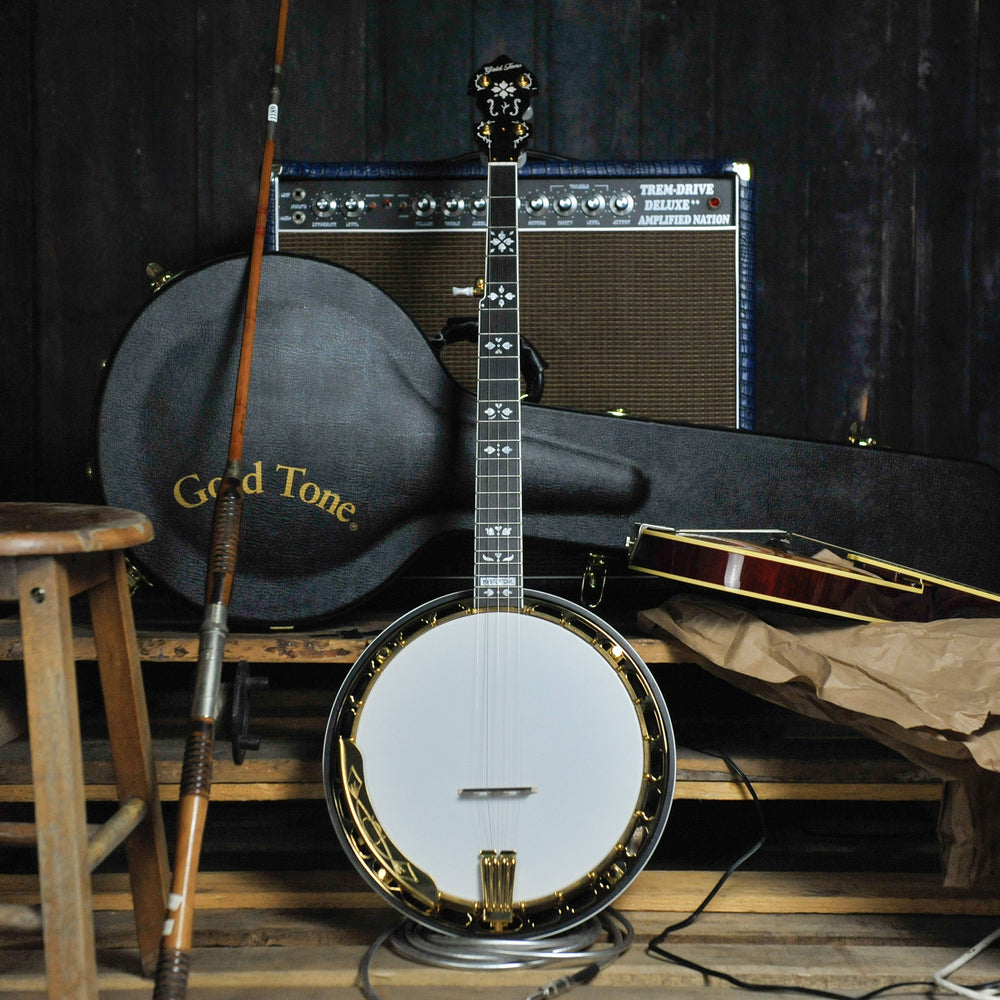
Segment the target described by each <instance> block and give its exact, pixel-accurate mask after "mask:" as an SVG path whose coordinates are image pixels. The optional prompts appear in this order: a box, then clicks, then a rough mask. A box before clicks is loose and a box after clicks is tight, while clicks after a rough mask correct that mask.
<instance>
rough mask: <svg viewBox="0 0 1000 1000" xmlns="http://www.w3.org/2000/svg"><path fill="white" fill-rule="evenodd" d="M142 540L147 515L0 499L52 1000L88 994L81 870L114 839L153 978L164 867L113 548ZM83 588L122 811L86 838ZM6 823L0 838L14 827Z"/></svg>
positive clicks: (91, 957) (134, 652) (89, 949)
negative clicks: (20, 647)
mask: <svg viewBox="0 0 1000 1000" xmlns="http://www.w3.org/2000/svg"><path fill="white" fill-rule="evenodd" d="M152 537H153V528H152V525H151V524H150V522H149V519H148V518H147V517H146V516H145V515H143V514H137V513H134V512H133V511H128V510H119V509H116V508H113V507H91V506H84V505H77V504H35V503H0V600H16V601H17V602H18V604H19V610H20V618H21V636H22V641H23V644H24V673H25V682H26V686H27V696H28V698H27V700H28V732H29V737H30V740H31V771H32V778H33V781H34V798H35V835H36V839H37V843H38V870H39V883H40V888H41V901H42V926H43V934H44V940H45V970H46V977H47V981H48V995H49V997H50V998H52V1000H56V998H58V1000H69V998H77V997H79V998H87V1000H91V998H93V1000H96V997H97V959H96V955H95V952H94V922H93V913H92V909H91V886H90V872H91V871H92V870H93V869H94V868H95V867H96V866H97V865H98V864H100V863H101V861H103V860H104V858H106V857H107V855H108V854H109V853H110V852H111V851H112V850H113V849H114V848H115V847H116V846H118V845H119V844H121V843H122V842H124V843H125V847H126V853H127V858H128V868H129V875H130V882H131V887H132V902H133V906H134V908H135V919H136V930H137V932H138V938H139V954H140V957H141V960H142V969H143V972H144V973H145V974H146V975H152V974H153V972H154V971H155V968H156V961H157V954H158V951H159V943H160V937H161V934H162V929H163V918H164V915H165V913H166V903H167V890H168V887H169V872H168V865H167V849H166V837H165V835H164V830H163V815H162V812H161V810H160V800H159V794H158V791H157V784H156V770H155V765H154V761H153V754H152V744H151V740H150V735H149V716H148V714H147V709H146V698H145V692H144V690H143V684H142V675H141V673H140V667H139V650H138V646H137V644H136V638H135V622H134V620H133V618H132V604H131V600H130V597H129V589H128V579H127V576H126V571H125V559H124V555H123V553H122V551H121V550H122V549H124V548H127V547H129V546H132V545H139V544H141V543H143V542H147V541H149V539H150V538H152ZM84 591H86V593H87V596H88V598H89V601H90V615H91V620H92V624H93V627H94V639H95V642H96V646H97V656H98V662H99V665H100V675H101V687H102V689H103V692H104V707H105V712H106V715H107V722H108V735H109V739H110V744H111V759H112V763H113V765H114V770H115V780H116V782H117V785H118V799H119V802H120V803H121V808H120V809H119V810H118V812H117V813H116V814H115V815H114V816H113V817H112V818H111V819H110V820H109V821H108V822H107V823H106V824H105V825H104V826H103V827H101V828H100V830H99V831H98V832H97V833H96V834H95V835H94V836H93V837H92V838H90V839H89V840H88V836H87V820H86V804H85V799H84V785H83V756H82V752H81V745H80V712H79V705H78V702H77V688H76V664H75V662H74V655H73V633H72V626H71V623H70V598H71V597H72V596H73V595H74V594H79V593H82V592H84ZM22 825H23V824H22ZM3 826H4V825H3V824H0V832H6V833H7V834H10V833H11V832H12V831H11V830H10V829H8V830H6V831H4V830H3V829H2V828H3ZM8 826H11V825H9V824H8Z"/></svg>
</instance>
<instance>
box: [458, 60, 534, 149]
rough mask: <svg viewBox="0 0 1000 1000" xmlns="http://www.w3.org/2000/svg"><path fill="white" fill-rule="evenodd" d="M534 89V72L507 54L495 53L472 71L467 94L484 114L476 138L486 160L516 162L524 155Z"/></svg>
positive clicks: (528, 134) (477, 128)
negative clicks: (489, 60)
mask: <svg viewBox="0 0 1000 1000" xmlns="http://www.w3.org/2000/svg"><path fill="white" fill-rule="evenodd" d="M537 91H538V84H537V83H535V77H534V74H533V73H532V72H531V71H530V70H529V69H527V67H525V66H524V65H523V64H522V63H519V62H515V61H514V60H513V59H511V58H510V56H506V55H500V56H497V57H496V59H494V60H492V61H491V62H488V63H486V65H484V66H481V67H480V68H479V69H478V70H476V72H475V73H474V74H473V76H472V79H471V80H470V81H469V93H470V94H471V95H472V96H473V97H475V99H476V107H477V108H478V109H479V113H480V114H481V115H482V116H483V120H482V121H481V122H479V124H478V125H477V126H476V140H477V142H478V143H479V146H480V147H481V148H482V150H483V152H484V153H485V155H486V158H487V159H488V160H492V161H493V162H495V163H498V162H506V161H516V160H518V159H519V158H520V157H521V156H522V155H523V154H522V150H523V148H524V146H525V144H526V143H527V141H528V138H529V137H530V135H531V129H530V127H529V125H528V124H527V120H528V119H529V118H530V117H531V96H532V94H535V93H537Z"/></svg>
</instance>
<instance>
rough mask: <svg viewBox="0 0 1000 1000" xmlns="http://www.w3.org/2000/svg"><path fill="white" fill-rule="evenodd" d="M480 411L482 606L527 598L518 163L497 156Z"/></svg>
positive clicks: (482, 309) (492, 170)
mask: <svg viewBox="0 0 1000 1000" xmlns="http://www.w3.org/2000/svg"><path fill="white" fill-rule="evenodd" d="M487 197H488V207H487V216H486V218H487V239H486V285H485V289H484V292H483V298H482V300H481V302H480V305H479V377H478V381H477V416H476V545H475V558H476V576H475V587H474V589H475V605H476V607H477V608H478V609H481V610H489V609H500V608H516V607H520V605H521V597H522V587H523V565H522V554H521V553H522V545H521V386H520V354H521V351H520V341H519V331H518V287H517V164H516V163H490V164H489V181H488V188H487Z"/></svg>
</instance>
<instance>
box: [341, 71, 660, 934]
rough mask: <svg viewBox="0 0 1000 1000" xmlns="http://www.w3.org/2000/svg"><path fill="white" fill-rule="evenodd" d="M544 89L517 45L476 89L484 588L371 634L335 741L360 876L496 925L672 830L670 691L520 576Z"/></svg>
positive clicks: (569, 608)
mask: <svg viewBox="0 0 1000 1000" xmlns="http://www.w3.org/2000/svg"><path fill="white" fill-rule="evenodd" d="M536 90H537V87H536V85H535V81H534V78H533V76H532V74H531V73H530V72H529V71H528V70H527V69H525V67H524V66H523V65H521V64H520V63H517V62H514V61H512V60H511V59H510V58H509V57H507V56H499V57H497V59H496V60H495V61H494V62H493V63H492V64H487V65H485V66H483V67H482V68H481V69H480V70H478V71H477V72H476V74H475V75H474V76H473V78H472V82H471V83H470V87H469V92H470V94H472V95H474V96H475V98H476V103H477V107H478V108H479V110H480V112H481V113H482V114H483V116H484V120H483V121H481V122H480V123H479V125H478V126H477V129H476V134H477V137H478V140H479V144H480V146H481V147H482V148H483V150H484V151H485V154H486V159H487V164H488V187H487V201H488V206H487V237H486V244H487V246H486V269H485V283H484V286H483V295H482V298H481V300H480V308H479V334H478V369H479V374H478V381H477V400H476V406H477V411H476V412H477V417H476V421H477V425H476V504H475V522H474V523H475V543H474V550H475V551H474V577H473V588H472V590H470V591H467V592H463V593H457V594H450V595H447V596H444V597H441V598H439V599H436V600H432V601H430V602H428V603H426V604H424V605H422V606H420V607H418V608H416V609H415V610H413V611H411V612H410V613H409V614H406V615H404V616H403V617H402V618H400V619H398V620H397V621H396V622H394V623H393V624H392V625H390V626H389V627H388V628H387V629H385V630H384V631H383V632H382V633H381V634H380V635H379V636H378V637H377V638H375V639H374V640H373V641H372V643H371V644H370V645H369V646H368V648H367V649H366V650H365V652H364V653H363V654H362V655H361V657H360V658H359V659H358V660H357V662H356V663H355V664H354V666H353V667H352V668H351V670H350V671H349V673H348V675H347V677H346V678H345V681H344V683H343V685H342V687H341V689H340V691H339V692H338V695H337V697H336V699H335V701H334V704H333V707H332V710H331V713H330V719H329V722H328V725H327V729H326V736H325V740H324V747H323V771H324V785H325V789H326V798H327V805H328V807H329V811H330V816H331V818H332V821H333V825H334V827H335V829H336V832H337V835H338V837H339V839H340V842H341V844H342V845H343V847H344V849H345V852H346V853H347V856H348V857H349V858H350V860H351V862H352V863H353V864H354V866H355V867H356V868H357V869H358V871H359V872H360V873H361V875H362V877H363V878H364V879H365V880H366V881H367V882H368V884H369V885H370V886H371V887H372V888H373V889H374V890H375V891H376V892H377V893H379V894H380V895H381V896H382V897H384V898H385V899H387V900H388V901H389V902H391V903H392V904H393V905H394V906H395V907H397V908H398V909H399V910H401V911H402V912H403V913H404V914H405V915H406V916H408V917H410V918H412V919H413V920H415V921H416V922H418V923H420V924H423V925H424V926H427V927H429V928H432V929H436V930H443V931H445V932H450V933H455V934H464V935H476V936H483V937H489V936H494V937H496V936H501V935H502V936H506V937H528V936H542V935H548V934H555V933H558V932H561V931H563V930H566V929H568V928H570V927H573V926H575V925H576V924H579V923H581V922H583V921H585V920H587V919H589V918H590V917H591V916H593V915H595V914H596V913H598V912H599V911H600V910H601V909H603V908H604V907H605V906H607V905H608V904H609V903H611V901H612V900H614V899H615V898H616V897H617V896H618V895H619V894H620V893H621V892H622V891H623V890H624V889H625V888H626V887H627V886H628V885H629V884H630V883H631V881H632V880H633V879H634V878H635V876H636V875H637V874H638V873H639V871H640V870H641V869H642V867H643V866H644V865H645V864H646V862H647V861H648V860H649V858H650V856H651V854H652V852H653V850H654V848H655V846H656V844H657V842H658V840H659V838H660V835H661V833H662V832H663V828H664V826H665V824H666V822H667V815H668V813H669V810H670V805H671V801H672V796H673V786H674V773H675V755H674V743H673V731H672V728H671V724H670V718H669V715H668V713H667V708H666V705H665V703H664V701H663V697H662V695H661V694H660V692H659V689H658V687H657V685H656V683H655V681H654V679H653V677H652V675H651V674H650V672H649V670H648V668H647V667H646V665H645V664H644V663H643V662H642V660H641V659H640V658H639V656H638V655H637V654H636V653H635V651H634V650H633V649H632V648H631V647H630V646H629V644H628V642H627V641H626V640H625V639H624V638H623V637H622V636H621V635H619V634H618V633H617V632H616V631H615V630H614V629H613V628H611V627H610V626H608V625H607V624H605V623H604V622H603V621H601V619H600V618H598V617H597V616H596V615H594V614H593V613H591V612H590V611H589V610H587V609H585V608H583V607H580V606H578V605H576V604H574V603H571V602H569V601H566V600H562V599H561V598H558V597H555V596H552V595H547V594H543V593H539V592H536V591H533V590H528V589H525V588H524V586H523V566H522V534H521V454H520V448H521V424H520V380H519V353H520V352H519V331H518V254H517V250H518V233H517V170H518V159H519V157H520V156H521V151H522V149H523V148H524V146H525V144H526V141H527V139H528V135H529V129H528V125H527V124H526V122H525V118H526V117H527V114H526V112H528V110H529V107H530V102H531V96H532V94H533V93H534V92H535V91H536Z"/></svg>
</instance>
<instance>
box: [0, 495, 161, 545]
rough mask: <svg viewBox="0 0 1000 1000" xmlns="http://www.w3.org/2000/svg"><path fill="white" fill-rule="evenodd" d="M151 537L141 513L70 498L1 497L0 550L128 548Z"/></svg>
mask: <svg viewBox="0 0 1000 1000" xmlns="http://www.w3.org/2000/svg"><path fill="white" fill-rule="evenodd" d="M152 537H153V525H152V524H151V523H150V520H149V518H148V517H146V515H145V514H139V513H137V512H136V511H134V510H123V509H122V508H120V507H94V506H90V505H89V504H73V503H0V556H40V555H57V554H62V553H68V552H96V551H98V550H104V551H107V550H111V549H128V548H131V547H132V546H133V545H141V544H142V543H143V542H148V541H149V540H150V539H151V538H152Z"/></svg>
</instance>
